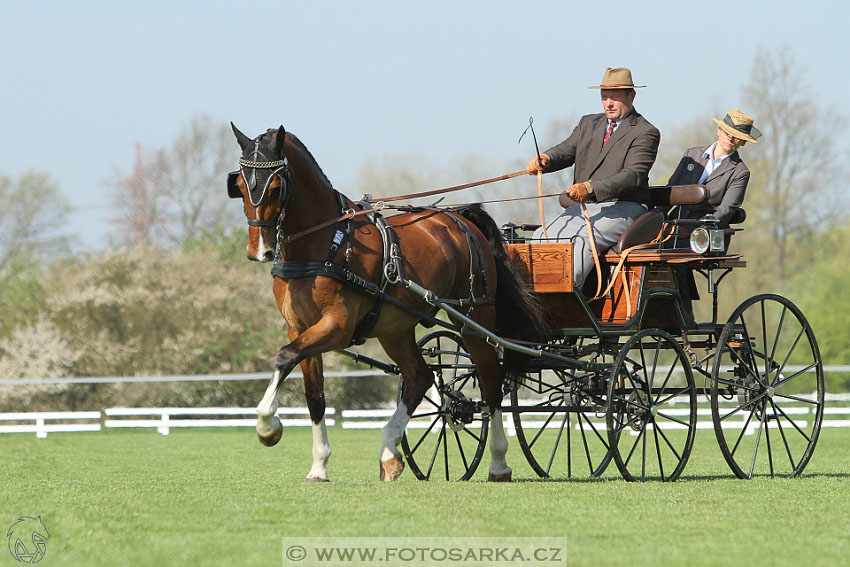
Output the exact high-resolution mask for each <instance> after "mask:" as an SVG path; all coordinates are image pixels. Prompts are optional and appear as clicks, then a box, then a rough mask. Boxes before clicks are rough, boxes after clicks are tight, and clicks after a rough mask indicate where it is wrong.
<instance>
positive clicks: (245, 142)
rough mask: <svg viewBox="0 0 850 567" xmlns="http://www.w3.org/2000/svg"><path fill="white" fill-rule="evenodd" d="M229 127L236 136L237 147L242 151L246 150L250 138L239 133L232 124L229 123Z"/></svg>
mask: <svg viewBox="0 0 850 567" xmlns="http://www.w3.org/2000/svg"><path fill="white" fill-rule="evenodd" d="M230 127H231V128H232V129H233V133H234V134H235V135H236V141H237V142H239V147H240V148H242V149H243V150H244V149H245V148H247V147H248V145H249V144H250V143H251V138H249V137H248V136H246V135H245V134H243V133H242V132H240V131H239V128H237V127H236V125H235V124H234V123H233V122H231V123H230Z"/></svg>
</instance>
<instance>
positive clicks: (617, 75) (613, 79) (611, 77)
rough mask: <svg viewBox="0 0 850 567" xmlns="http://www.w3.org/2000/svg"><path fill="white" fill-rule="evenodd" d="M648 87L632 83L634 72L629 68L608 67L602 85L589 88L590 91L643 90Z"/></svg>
mask: <svg viewBox="0 0 850 567" xmlns="http://www.w3.org/2000/svg"><path fill="white" fill-rule="evenodd" d="M645 86H646V85H636V84H634V83H633V82H632V72H631V71H630V70H629V69H628V67H614V68H613V69H612V68H611V67H608V68H607V69H605V74H604V75H603V76H602V83H600V84H599V85H594V86H591V87H587V88H589V89H642V88H644V87H645Z"/></svg>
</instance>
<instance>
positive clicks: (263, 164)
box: [228, 138, 295, 232]
mask: <svg viewBox="0 0 850 567" xmlns="http://www.w3.org/2000/svg"><path fill="white" fill-rule="evenodd" d="M250 157H251V158H253V159H246V158H244V157H242V158H239V171H233V172H231V173H230V174H229V175H228V176H229V177H235V176H237V175H239V176H241V177H242V181H243V182H244V183H245V187H246V189H247V192H248V201H250V203H251V205H252V206H253V207H259V206H260V204H261V203H262V202H263V199H265V197H266V194H267V193H268V191H269V185H271V181H272V178H274V177H277V178H278V179H279V180H280V214H278V217H277V219H275V220H262V219H253V218H251V217H250V215H249V214H248V209H247V207H244V206H243V210H244V212H245V218H246V219H247V221H248V226H256V227H259V228H277V229H278V232H280V228H281V224H282V223H283V217H284V215H285V211H286V206H287V204H289V200H290V199H291V198H292V194H293V193H294V192H295V184H294V183H293V182H292V175H291V174H290V172H289V163H288V161H287V159H286V157H284V158H283V159H279V160H271V161H269V160H268V158H267V157H266V156H265V155H264V154H263V152H261V151H260V140H259V138H258V139H257V140H254V151H253V152H252V154H251V156H250ZM258 170H260V171H266V170H267V171H269V173H268V174H267V176H266V178H265V180H263V179H262V177H264V175H263V174H260V175H259V178H260V179H259V180H260V181H261V182H262V183H263V189H262V191H261V192H259V195H256V197H255V194H256V193H257V181H258V175H257V174H258ZM233 182H234V183H235V179H233ZM229 194H230V196H231V197H241V196H242V195H241V192H240V193H239V195H235V194H234V192H230V193H229Z"/></svg>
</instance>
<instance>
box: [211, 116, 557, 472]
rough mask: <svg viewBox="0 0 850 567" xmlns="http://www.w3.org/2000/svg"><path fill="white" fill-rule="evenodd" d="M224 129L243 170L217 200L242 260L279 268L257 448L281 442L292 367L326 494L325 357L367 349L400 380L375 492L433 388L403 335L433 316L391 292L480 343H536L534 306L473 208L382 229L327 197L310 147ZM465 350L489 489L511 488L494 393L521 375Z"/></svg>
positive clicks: (507, 361) (398, 463) (492, 229)
mask: <svg viewBox="0 0 850 567" xmlns="http://www.w3.org/2000/svg"><path fill="white" fill-rule="evenodd" d="M231 128H232V129H233V133H234V135H235V136H236V141H237V142H238V144H239V147H240V148H241V150H242V158H241V159H240V160H239V163H240V169H239V170H238V171H234V172H232V173H230V174H229V175H228V183H227V187H228V195H229V196H230V197H231V198H234V199H241V200H242V204H243V207H244V212H245V215H246V218H247V221H248V245H247V249H246V252H247V256H248V258H249V259H250V260H253V261H259V262H271V261H275V262H276V263H275V267H274V268H273V270H272V273H273V275H274V276H275V277H274V278H273V285H272V289H273V292H274V297H275V300H276V303H277V308H278V309H279V310H280V312H281V314H282V315H283V317H284V319H285V320H286V323H287V326H286V328H287V334H288V337H289V343H288V344H286V345H285V346H283V347H282V348H281V349H280V351H279V352H278V354H277V357H276V358H275V361H274V368H273V373H272V377H271V380H270V381H269V384H268V387H267V389H266V391H265V394H264V396H263V398H262V400H261V401H260V403H259V404H258V406H257V415H258V420H257V435H258V437H259V440H260V442H261V443H262V444H263V445H267V446H272V445H275V444H276V443H277V442H278V441H279V440H280V438H281V435H282V432H283V426H282V424H281V422H280V420H279V419H278V417H277V416H276V415H275V414H276V412H277V407H278V400H277V396H278V389H279V387H280V385H281V384H282V382H283V380H284V379H285V378H286V377H287V376H288V375H289V373H290V372H291V371H292V370H293V369H294V368H295V366H296V365H299V364H300V366H301V370H302V373H303V380H304V390H305V395H306V398H307V406H308V409H309V413H310V418H311V421H312V427H313V449H312V452H313V461H312V466H311V468H310V471H309V473H308V474H307V480H308V481H317V482H326V481H328V473H327V463H328V458H329V456H330V453H331V450H330V444H329V442H328V434H327V429H326V427H325V420H324V414H325V398H324V391H323V375H322V354H323V353H326V352H330V351H334V350H339V349H344V348H346V347H347V346H349V345H350V344H351V343H352V342H353V341H355V340H356V339H361V340H363V339H365V338H366V337H369V338H372V337H374V338H376V339H377V340H378V341H379V343H380V345H381V346H382V348H383V350H384V351H385V353H386V354H387V356H388V357H389V358H390V359H392V361H393V362H395V364H396V365H397V367H398V369H399V370H400V374H401V382H402V383H401V395H400V396H399V400H398V404H397V406H396V409H395V411H394V413H393V415H392V417H391V418H390V420H389V421H388V423H387V424H386V425H385V427H384V428H383V430H382V443H381V448H380V451H379V464H380V478H381V480H383V481H393V480H395V479H397V478H398V477H399V475H400V474H401V473H402V471H403V470H404V463H403V460H402V456H401V453H400V452H399V450H398V445H399V442H400V440H401V437H402V434H403V433H404V431H405V428H406V426H407V423H408V421H409V419H410V416H411V415H412V413H413V411H414V410H415V409H416V407H417V406H418V405H419V402H420V401H421V400H422V398H423V396H424V395H425V393H426V391H427V390H428V388H429V387H430V386H431V384H432V380H433V375H432V372H431V370H429V368H428V366H427V364H426V362H425V360H424V358H423V356H422V354H421V352H420V350H419V348H418V347H417V344H416V339H415V335H414V329H415V327H416V325H417V323H418V322H419V321H421V320H422V319H423V318H428V317H429V316H431V317H432V316H433V314H434V312H435V311H436V309H435V308H434V307H433V306H431V305H429V304H428V303H427V302H426V301H425V299H424V298H423V297H420V296H416V295H414V294H413V292H412V291H410V290H409V289H407V288H406V287H405V286H403V285H401V284H400V283H399V282H400V281H403V280H404V279H405V278H407V279H409V280H411V281H415V282H417V283H418V284H419V285H421V286H423V287H424V288H426V289H428V290H431V291H432V292H433V293H434V294H436V295H437V296H438V297H440V298H443V299H445V300H448V301H450V300H456V301H457V305H459V306H460V307H461V308H462V309H464V310H465V315H466V316H468V317H469V318H471V319H472V320H473V321H475V322H476V323H478V324H480V325H482V326H483V327H485V328H487V329H488V330H494V331H495V332H502V333H504V332H506V331H510V332H512V333H520V336H522V334H523V333H526V334H527V336H533V335H535V334H537V335H539V333H540V330H541V329H543V328H544V323H543V322H542V321H543V318H542V316H541V313H540V310H539V308H538V307H537V306H536V304H535V303H534V296H533V295H532V293H531V292H530V291H528V290H527V289H526V288H525V287H524V286H523V284H522V283H521V282H520V280H519V278H518V277H517V275H516V273H515V272H514V271H513V268H512V266H511V263H510V261H509V259H508V257H507V254H506V253H505V250H504V248H503V243H504V241H503V239H502V236H501V233H500V231H499V229H498V227H497V226H496V223H495V222H494V221H493V219H492V218H491V217H490V216H489V215H487V213H486V212H484V211H483V209H481V208H480V206H478V207H468V208H461V209H459V210H446V209H437V208H433V207H431V208H427V207H426V208H412V207H411V208H410V210H407V211H404V212H401V213H400V214H395V215H392V216H389V217H386V218H385V217H383V216H382V215H380V214H375V213H374V211H372V212H371V213H369V214H365V213H366V212H367V211H368V210H369V208H368V205H367V204H364V203H361V204H360V207H363V206H366V207H367V208H366V209H365V210H363V209H362V208H358V205H357V204H355V203H354V202H353V201H352V200H350V199H348V198H347V197H345V196H344V195H342V193H340V192H338V191H336V190H335V189H334V188H333V186H332V185H331V183H330V181H329V180H328V178H327V177H326V176H325V174H324V172H323V171H322V169H321V168H320V167H319V165H318V163H317V162H316V160H315V158H314V157H313V156H312V154H311V153H310V151H309V150H308V149H307V147H306V146H305V145H304V144H303V143H302V142H301V141H300V140H299V139H298V138H297V137H296V136H295V135H293V134H292V133H289V132H286V131H285V129H284V128H283V126H280V127H279V128H277V129H269V130H267V131H266V132H265V133H263V134H260V135H259V136H257V137H256V138H253V139H252V138H249V137H248V136H246V135H245V134H243V133H242V132H240V131H239V129H238V128H236V126H235V125H234V124H233V123H232V122H231ZM358 210H360V211H361V213H364V214H356V211H358ZM357 335H362V336H357ZM512 336H514V335H512ZM463 343H464V346H465V348H466V350H467V352H468V353H469V354H470V356H471V359H472V361H473V363H474V365H475V367H476V370H477V372H478V376H479V388H480V392H481V396H482V399H483V400H484V402H485V403H486V404H487V407H488V408H489V410H490V415H491V417H492V419H491V427H492V436H491V439H490V453H491V462H490V470H489V478H488V480H490V481H510V480H511V468H510V467H509V466H508V464H507V460H506V457H505V455H506V453H507V449H508V444H507V438H506V437H505V433H504V430H503V425H502V413H501V410H500V406H501V398H502V395H503V390H502V385H503V381H504V380H508V379H510V377H509V375H518V374H519V373H520V372H521V366H522V362H521V361H520V360H519V358H517V357H511V356H507V355H506V356H504V357H503V360H501V361H500V357H499V353H498V352H497V350H496V349H495V348H494V347H493V346H492V345H490V344H488V343H487V342H486V341H485V340H484V338H483V337H482V336H481V335H476V334H474V333H465V334H464V336H463Z"/></svg>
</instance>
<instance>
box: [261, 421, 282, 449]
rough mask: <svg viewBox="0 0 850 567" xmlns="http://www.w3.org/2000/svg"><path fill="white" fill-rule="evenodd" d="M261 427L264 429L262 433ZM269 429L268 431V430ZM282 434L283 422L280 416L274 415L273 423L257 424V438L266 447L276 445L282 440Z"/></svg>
mask: <svg viewBox="0 0 850 567" xmlns="http://www.w3.org/2000/svg"><path fill="white" fill-rule="evenodd" d="M261 426H262V427H261ZM260 429H262V430H263V433H260ZM267 430H268V432H266V431H267ZM282 436H283V424H282V423H281V422H280V418H279V417H277V416H274V417H273V418H272V422H271V425H266V424H265V423H263V422H260V423H258V424H257V439H259V440H260V443H262V444H263V445H265V446H266V447H274V446H275V445H277V442H278V441H280V438H281V437H282Z"/></svg>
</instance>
